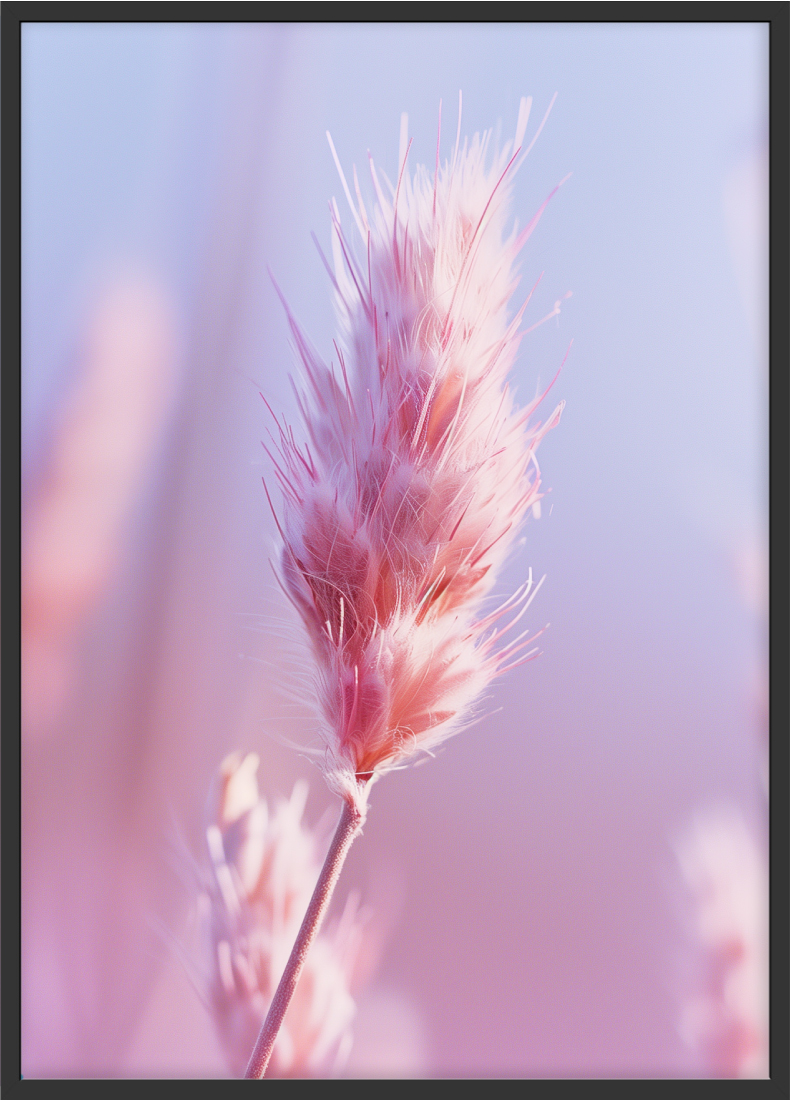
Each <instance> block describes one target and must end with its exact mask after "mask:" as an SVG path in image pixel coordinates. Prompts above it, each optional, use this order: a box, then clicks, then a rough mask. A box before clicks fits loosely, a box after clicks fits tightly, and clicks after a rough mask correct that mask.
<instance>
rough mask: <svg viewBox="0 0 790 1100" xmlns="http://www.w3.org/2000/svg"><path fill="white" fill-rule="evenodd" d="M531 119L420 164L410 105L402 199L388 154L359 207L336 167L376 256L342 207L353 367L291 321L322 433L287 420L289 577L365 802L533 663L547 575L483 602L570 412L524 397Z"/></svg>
mask: <svg viewBox="0 0 790 1100" xmlns="http://www.w3.org/2000/svg"><path fill="white" fill-rule="evenodd" d="M528 114H529V103H528V101H526V100H522V101H521V108H520V111H519V118H518V127H517V133H516V138H515V141H514V142H513V143H511V142H508V143H507V145H506V146H505V147H504V149H503V150H502V151H501V152H500V153H498V154H495V155H493V158H491V157H490V156H489V145H490V143H491V133H490V131H489V132H487V133H484V134H483V135H479V134H476V135H475V136H474V137H473V138H472V140H471V142H467V141H464V143H463V146H461V145H460V141H459V139H458V138H457V139H456V143H455V151H454V153H453V156H452V160H451V161H450V162H447V163H445V164H444V165H441V166H440V164H439V150H438V143H437V156H436V167H435V169H434V170H428V169H426V168H424V167H417V169H416V170H415V172H414V173H413V174H410V172H409V170H408V168H407V166H406V162H407V155H408V146H407V140H406V127H405V122H406V119H405V116H404V120H403V126H402V131H401V156H400V165H399V174H398V179H397V184H396V185H395V186H394V187H392V186H391V185H389V184H387V182H386V181H384V184H385V186H386V188H387V191H386V193H385V190H384V187H383V186H382V183H381V182H380V180H379V176H378V174H377V172H376V169H375V167H374V165H373V162H372V160H371V162H370V172H371V177H372V186H373V188H374V191H375V195H376V199H377V201H376V203H375V205H374V206H373V208H372V209H371V210H370V211H368V210H367V209H366V207H365V205H364V202H363V199H362V197H361V193H360V189H359V186H358V181H357V176H356V171H355V172H354V177H353V182H354V187H355V192H356V202H354V201H353V200H352V198H351V192H350V190H349V187H348V185H347V182H346V179H345V177H344V176H343V173H342V170H341V169H340V165H339V162H338V170H339V171H340V175H341V179H342V182H343V187H344V190H345V192H346V197H347V198H348V201H349V203H350V204H351V208H352V212H353V216H354V220H355V222H356V226H357V229H358V231H359V234H360V237H361V248H360V249H359V250H358V252H357V253H355V252H354V251H353V249H352V247H351V245H350V243H349V241H348V240H347V239H346V237H345V235H344V232H343V230H342V229H341V225H340V215H339V213H338V209H337V206H336V204H334V202H333V204H332V207H331V210H332V227H333V248H334V260H335V263H334V274H332V272H331V271H330V276H331V278H332V282H333V285H334V288H335V292H336V305H337V313H338V320H339V338H338V340H337V341H336V343H335V350H336V355H337V363H336V364H332V365H331V366H329V367H328V366H326V365H325V363H324V362H323V361H322V360H321V359H320V357H319V356H318V354H317V353H316V352H315V350H314V349H313V348H312V347H311V345H310V344H309V342H308V341H307V339H306V338H305V336H304V334H303V333H302V332H301V330H300V328H299V327H298V326H297V324H296V322H295V321H294V319H293V317H292V316H291V314H290V313H289V314H288V316H289V321H290V325H291V330H292V333H293V336H294V339H295V343H296V348H297V351H298V355H299V357H300V360H301V364H302V366H303V368H304V375H305V380H306V389H305V391H304V392H302V393H301V394H300V395H299V404H300V409H301V412H302V415H303V418H304V423H305V426H306V429H307V436H308V439H307V441H306V442H305V443H304V444H299V443H297V442H296V439H295V436H294V434H293V431H292V430H291V429H290V428H289V427H288V426H286V425H281V424H279V423H278V429H279V437H278V438H276V439H275V449H276V453H273V454H272V458H273V459H274V461H275V463H276V469H277V476H278V479H279V481H280V485H281V488H282V490H283V513H282V519H281V522H280V528H281V533H282V536H283V539H284V542H285V547H284V551H283V556H282V563H281V576H282V582H283V586H284V588H285V589H286V591H287V593H288V595H289V597H290V599H291V600H292V601H293V603H294V604H295V606H296V607H297V609H298V611H299V613H300V614H301V617H302V619H303V620H304V623H305V625H306V627H307V630H308V633H309V637H310V641H311V644H312V648H313V651H314V654H315V658H316V661H317V665H318V670H319V676H318V697H319V702H320V708H321V712H322V724H323V737H324V740H325V743H326V759H325V772H326V775H327V778H328V781H329V783H330V786H332V787H333V788H334V789H335V790H336V791H337V792H338V793H340V794H341V795H342V796H343V797H344V798H346V799H347V800H348V801H350V802H353V803H356V804H357V805H359V806H363V805H364V802H365V791H366V788H367V781H368V780H369V779H370V778H371V777H372V776H375V775H377V774H379V773H381V772H382V771H385V770H387V769H388V768H390V767H392V766H394V765H396V764H398V763H399V762H401V761H403V760H404V759H405V758H406V757H408V756H410V755H411V754H412V753H414V752H415V751H417V750H427V751H430V750H431V749H432V748H433V747H434V746H435V745H437V744H438V743H439V742H440V741H442V740H443V739H444V738H445V737H447V736H448V735H449V734H451V733H452V732H454V731H455V729H457V727H458V724H459V719H461V718H462V717H463V716H464V715H465V714H466V712H467V711H468V708H469V707H470V705H471V704H472V703H473V702H474V700H475V699H476V698H478V697H479V695H480V693H481V691H482V690H483V689H484V688H485V687H486V685H487V684H488V683H489V682H490V681H491V679H492V678H493V677H494V676H495V675H497V674H498V673H500V672H503V671H504V670H505V669H506V668H509V667H512V665H513V664H514V663H516V662H517V661H518V660H524V659H527V658H528V657H529V656H530V655H531V654H530V653H528V652H526V651H525V648H526V647H528V646H529V645H530V643H531V642H532V641H533V639H530V638H525V636H524V635H520V636H518V637H516V638H514V639H513V640H512V641H508V642H507V643H501V642H500V639H501V638H502V636H503V635H504V633H505V631H506V630H509V629H510V627H512V626H513V625H514V624H515V622H516V621H517V620H518V619H519V618H520V616H521V614H522V613H523V611H524V610H526V607H527V606H528V601H529V598H530V595H531V594H534V591H535V590H536V589H533V586H532V583H531V579H530V581H529V583H527V584H525V585H524V586H523V587H522V588H521V589H520V590H519V591H518V592H516V593H515V594H514V595H513V596H512V597H511V599H509V600H508V601H506V603H505V604H503V605H502V606H500V607H499V608H497V609H496V610H493V611H491V612H488V613H485V612H484V609H483V599H484V597H485V596H486V595H487V594H488V593H489V591H490V589H491V586H492V583H493V581H494V579H495V576H496V573H497V570H498V569H499V567H500V566H501V565H502V563H503V561H504V559H505V557H506V555H507V553H508V551H509V549H510V547H511V546H512V543H513V540H514V537H515V535H516V533H517V532H518V530H519V526H520V524H521V522H522V520H523V519H524V517H525V515H526V513H527V511H528V510H529V509H530V508H534V510H535V512H536V513H537V511H538V501H539V499H540V497H541V492H540V475H539V470H538V465H537V461H536V459H535V451H536V449H537V447H538V444H539V442H540V440H541V439H542V438H543V436H544V435H545V434H546V432H547V431H548V430H549V429H550V428H552V427H553V426H554V425H556V424H557V422H558V420H559V415H560V412H561V406H558V407H557V408H556V409H555V410H554V412H553V413H552V414H551V416H550V417H549V418H548V420H547V421H546V422H545V423H544V424H540V423H536V424H532V425H530V423H529V418H530V416H531V414H532V413H533V411H534V410H535V408H536V407H537V405H538V403H539V401H540V398H539V397H536V398H535V400H534V401H532V402H531V404H530V405H528V406H527V407H526V408H523V409H519V408H517V407H516V405H515V403H514V399H513V396H512V394H511V393H510V391H509V389H508V385H507V381H506V379H507V375H508V371H509V370H510V368H511V366H512V364H513V361H514V358H515V355H516V350H517V347H518V344H519V340H520V335H521V333H520V332H519V323H520V320H521V316H522V313H523V309H524V307H522V309H521V310H519V311H518V313H517V314H516V316H515V317H513V318H509V317H508V303H509V301H510V298H511V296H512V294H513V292H514V290H515V288H516V284H517V278H516V276H515V272H514V262H515V260H516V256H517V254H518V252H519V250H520V248H521V247H522V245H523V244H524V242H525V241H526V240H527V238H528V237H529V235H530V233H531V232H532V230H533V229H534V227H535V225H536V224H537V221H538V219H539V217H540V215H541V213H542V212H543V209H544V208H545V206H546V203H547V202H548V199H547V200H546V202H544V203H543V205H542V206H541V207H540V209H539V210H538V212H537V213H536V214H535V216H534V217H533V219H532V221H531V222H530V223H529V224H528V225H527V226H526V227H525V228H524V229H523V230H522V231H521V232H518V231H517V228H516V227H513V228H512V229H511V230H510V231H508V229H507V225H506V223H507V221H508V202H509V195H510V190H511V184H512V179H513V175H514V173H515V171H516V168H517V167H518V164H519V162H520V160H522V159H523V157H524V156H525V155H526V151H524V150H522V148H521V145H522V139H523V136H524V132H525V130H526V125H527V119H528ZM544 121H545V119H544ZM535 136H536V137H537V134H536V135H535ZM459 138H460V117H459ZM533 141H534V139H533ZM330 143H331V139H330ZM332 151H333V154H334V147H332ZM527 151H528V150H527ZM335 159H336V160H337V157H336V158H335ZM489 159H490V160H491V163H490V164H488V166H487V164H486V162H487V161H488V160H489ZM555 190H556V189H555ZM552 194H553V192H552ZM550 197H551V196H549V198H550ZM328 266H329V265H327V267H328ZM525 305H526V303H525ZM286 309H287V306H286ZM558 311H559V303H557V305H555V307H554V311H553V312H552V313H551V314H550V316H554V315H555V314H556V313H557V312H558ZM503 615H505V616H507V615H509V616H510V621H509V624H508V625H506V626H505V627H504V628H502V626H501V620H502V616H503Z"/></svg>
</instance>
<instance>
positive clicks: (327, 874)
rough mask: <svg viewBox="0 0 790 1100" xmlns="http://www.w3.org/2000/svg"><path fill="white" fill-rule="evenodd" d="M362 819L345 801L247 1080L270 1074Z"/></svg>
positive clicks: (258, 1042) (260, 1037)
mask: <svg viewBox="0 0 790 1100" xmlns="http://www.w3.org/2000/svg"><path fill="white" fill-rule="evenodd" d="M362 820H363V815H362V814H361V813H360V812H359V810H358V809H357V808H356V807H355V806H352V805H351V804H350V803H349V802H346V801H345V799H344V800H343V809H342V811H341V813H340V820H339V821H338V823H337V829H336V830H335V835H334V837H333V838H332V843H331V844H330V846H329V851H328V852H327V855H326V859H325V860H324V866H323V867H322V868H321V874H320V875H319V876H318V882H317V883H316V887H315V890H314V891H313V896H312V898H311V899H310V904H309V905H308V907H307V912H306V913H305V916H304V920H303V921H302V927H301V928H300V929H299V935H298V936H297V937H296V942H295V943H294V945H293V949H292V950H291V955H290V958H289V959H288V962H287V964H286V967H285V970H284V971H283V976H282V978H280V984H279V985H278V986H277V992H276V993H275V994H274V998H273V1000H272V1003H271V1005H270V1006H269V1011H268V1013H267V1015H266V1019H265V1020H264V1021H263V1025H262V1027H261V1030H260V1033H259V1035H258V1038H257V1040H256V1042H255V1048H254V1050H253V1052H252V1054H251V1056H250V1061H249V1064H248V1065H247V1071H246V1073H245V1074H244V1077H245V1079H253V1080H254V1079H257V1078H261V1077H263V1076H264V1074H265V1073H266V1067H267V1066H268V1064H269V1059H270V1058H271V1056H272V1050H273V1049H274V1044H275V1041H276V1039H277V1034H278V1032H279V1030H280V1027H281V1025H282V1022H283V1019H284V1017H285V1013H286V1012H287V1010H288V1005H289V1004H290V1003H291V998H292V997H293V995H294V991H295V989H296V983H297V982H298V981H299V975H300V974H301V973H302V967H303V966H304V963H305V959H306V958H307V952H308V951H309V950H310V945H311V944H312V942H313V940H314V939H315V937H316V935H317V934H318V930H319V928H320V927H321V921H322V920H323V919H324V914H325V913H326V911H327V908H328V907H329V902H330V901H331V900H332V893H333V891H334V889H335V886H336V885H337V880H338V878H339V877H340V872H341V870H342V868H343V864H344V863H345V860H346V856H347V855H348V850H349V848H350V847H351V842H352V840H353V839H354V837H355V836H356V835H357V833H358V832H359V829H360V827H361V825H362Z"/></svg>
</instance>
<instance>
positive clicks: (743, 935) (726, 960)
mask: <svg viewBox="0 0 790 1100" xmlns="http://www.w3.org/2000/svg"><path fill="white" fill-rule="evenodd" d="M678 858H679V860H680V865H681V869H682V871H683V874H684V877H685V879H686V882H687V883H688V886H689V889H690V891H691V893H692V895H693V897H694V901H695V905H696V919H695V925H696V927H695V932H696V936H697V941H698V943H699V946H700V948H701V949H702V952H703V958H704V961H705V966H706V972H707V973H706V988H705V989H704V990H702V991H700V992H699V993H698V994H697V995H696V996H693V997H691V998H690V999H689V1000H688V1002H687V1004H686V1005H685V1009H684V1013H683V1017H682V1021H681V1023H682V1030H683V1034H684V1036H685V1038H686V1040H687V1041H688V1043H689V1044H690V1045H691V1046H692V1047H693V1048H695V1049H696V1050H697V1051H698V1052H699V1053H700V1055H701V1056H702V1058H703V1060H704V1062H705V1064H706V1065H707V1067H708V1069H709V1071H710V1073H711V1074H712V1075H713V1076H716V1077H742V1078H755V1077H767V1076H768V867H767V860H766V859H765V856H764V855H763V854H762V853H761V851H760V849H759V848H758V846H757V844H756V842H755V840H754V838H753V836H752V834H751V832H750V831H749V829H748V828H747V826H746V824H745V822H744V821H743V818H742V817H741V816H740V814H738V813H737V812H736V811H734V810H726V809H722V810H720V811H717V812H709V813H707V814H704V815H700V816H699V817H698V818H697V819H696V820H695V821H694V822H693V823H692V826H691V827H690V829H689V830H688V832H687V834H686V835H685V837H684V838H683V840H682V842H681V843H680V844H679V846H678Z"/></svg>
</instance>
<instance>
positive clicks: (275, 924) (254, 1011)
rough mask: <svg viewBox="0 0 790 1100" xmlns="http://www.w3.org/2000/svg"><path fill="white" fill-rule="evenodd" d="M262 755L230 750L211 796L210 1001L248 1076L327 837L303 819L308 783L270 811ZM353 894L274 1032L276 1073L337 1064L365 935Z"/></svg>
mask: <svg viewBox="0 0 790 1100" xmlns="http://www.w3.org/2000/svg"><path fill="white" fill-rule="evenodd" d="M257 767H258V757H257V756H256V755H255V754H254V753H250V754H248V755H247V756H245V757H243V758H242V756H241V754H240V753H234V754H232V755H231V756H228V757H227V758H226V759H225V760H224V761H223V763H222V765H221V767H220V769H219V773H218V775H217V778H216V780H215V783H214V788H213V791H212V794H211V797H210V806H209V819H210V824H209V826H208V828H207V831H206V837H207V841H208V846H209V852H210V855H211V876H210V880H209V883H208V886H207V890H206V893H205V895H204V896H203V910H204V915H205V933H206V936H207V941H208V942H207V951H208V956H209V958H210V960H211V967H210V974H209V977H208V981H207V987H208V1002H209V1008H210V1010H211V1014H212V1018H213V1020H214V1023H215V1026H216V1029H217V1033H218V1035H219V1038H220V1042H221V1044H222V1047H223V1050H224V1052H225V1055H226V1059H227V1061H228V1065H229V1067H230V1069H231V1071H232V1072H233V1073H234V1074H235V1075H236V1076H242V1075H243V1072H244V1068H245V1066H246V1065H247V1060H248V1058H249V1055H250V1051H251V1050H252V1047H253V1044H254V1043H255V1039H256V1036H257V1035H258V1031H259V1029H260V1026H261V1023H262V1021H263V1019H264V1016H265V1015H266V1011H267V1009H268V1007H269V1004H270V1002H271V999H272V996H273V994H274V990H275V989H276V987H277V982H278V981H279V978H280V975H281V973H282V971H283V968H284V966H285V963H286V961H287V958H288V954H289V952H290V950H291V946H292V944H293V941H294V938H295V936H296V933H297V931H298V929H299V925H300V923H301V921H302V917H303V916H304V911H305V909H306V908H307V904H308V902H309V900H310V895H311V893H312V890H313V887H314V885H315V881H316V879H317V877H318V873H319V870H320V867H321V859H322V856H323V850H322V849H323V845H322V843H321V839H322V838H321V836H320V835H318V834H317V833H316V832H314V831H312V830H310V829H308V828H307V827H306V826H305V824H304V823H303V821H302V813H303V810H304V805H305V800H306V798H307V785H306V784H305V783H304V782H299V783H297V784H296V785H295V787H294V789H293V793H292V795H291V798H290V799H289V800H287V801H286V800H282V801H280V802H279V803H278V805H277V806H276V807H275V808H274V809H273V810H272V809H270V808H269V806H268V805H267V803H266V801H265V799H262V798H259V795H258V784H257V780H256V776H255V772H256V770H257ZM362 927H363V925H362V921H361V919H360V917H359V914H358V912H357V908H356V901H355V899H354V898H353V897H351V898H350V899H349V902H348V903H347V905H346V908H345V910H344V912H343V914H342V915H341V917H340V920H339V921H338V922H337V923H336V924H335V925H334V927H330V928H329V929H328V930H325V931H324V932H322V933H321V934H320V935H319V936H318V937H317V939H316V941H315V943H314V944H313V946H312V949H311V951H310V954H309V956H308V958H307V961H306V963H305V968H304V972H303V973H302V978H301V981H300V983H299V986H298V988H297V990H296V993H295V995H294V998H293V1001H292V1002H291V1005H290V1007H289V1009H288V1012H287V1013H286V1015H285V1020H284V1023H283V1026H282V1028H281V1029H280V1033H279V1035H278V1038H277V1043H276V1045H275V1047H274V1053H273V1056H272V1062H271V1069H270V1075H271V1076H273V1077H320V1076H326V1075H328V1074H331V1073H335V1072H337V1071H338V1070H339V1069H340V1068H341V1066H342V1064H343V1062H344V1060H345V1058H346V1056H347V1055H348V1053H349V1050H350V1047H351V1039H352V1037H351V1026H350V1025H351V1021H352V1019H353V1017H354V1013H355V1011H356V1009H355V1004H354V1000H353V998H352V996H351V993H350V992H349V984H350V976H351V973H352V970H353V966H354V961H355V956H356V953H357V949H358V947H359V945H360V940H361V935H362Z"/></svg>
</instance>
